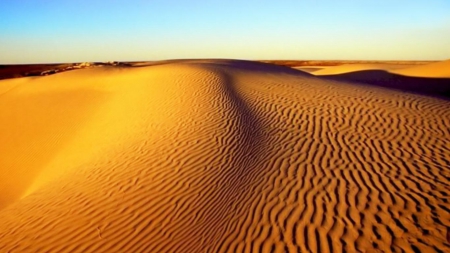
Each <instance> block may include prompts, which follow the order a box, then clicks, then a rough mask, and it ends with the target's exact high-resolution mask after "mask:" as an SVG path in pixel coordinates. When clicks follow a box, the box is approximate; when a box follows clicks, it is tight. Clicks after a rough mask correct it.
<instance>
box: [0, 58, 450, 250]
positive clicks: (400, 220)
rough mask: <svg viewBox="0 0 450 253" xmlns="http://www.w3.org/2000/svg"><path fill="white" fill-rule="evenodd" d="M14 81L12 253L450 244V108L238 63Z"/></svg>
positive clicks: (0, 147)
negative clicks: (448, 234) (447, 237)
mask: <svg viewBox="0 0 450 253" xmlns="http://www.w3.org/2000/svg"><path fill="white" fill-rule="evenodd" d="M0 87H7V88H5V89H2V88H0V91H1V92H2V93H0V122H2V124H1V125H0V155H1V159H0V170H1V171H0V173H2V174H1V177H0V180H1V182H0V185H1V186H2V188H0V201H1V202H0V205H1V206H2V209H1V210H0V252H8V251H11V252H205V251H206V252H342V251H347V252H356V251H361V252H377V250H378V251H393V252H417V251H422V252H434V251H442V252H446V251H449V250H450V243H449V242H448V241H447V239H446V231H447V228H448V227H450V213H449V212H450V203H449V193H450V188H449V187H450V181H449V178H450V146H449V145H448V144H449V143H450V130H449V126H450V110H448V108H450V101H447V100H442V99H438V98H433V97H427V96H422V95H416V94H408V93H402V92H398V91H393V90H389V89H385V88H379V87H371V86H364V85H354V84H351V83H346V82H336V81H328V80H323V79H320V78H317V77H314V76H310V75H308V74H303V73H302V72H300V71H296V70H292V69H289V68H285V67H278V66H272V65H267V64H262V63H253V62H243V61H225V60H216V61H212V60H211V61H206V60H205V61H182V62H171V63H166V64H162V65H155V66H148V67H139V68H131V67H128V68H125V67H102V68H92V69H82V70H72V71H70V72H63V73H58V74H55V75H51V76H45V77H33V78H18V79H12V80H3V81H0Z"/></svg>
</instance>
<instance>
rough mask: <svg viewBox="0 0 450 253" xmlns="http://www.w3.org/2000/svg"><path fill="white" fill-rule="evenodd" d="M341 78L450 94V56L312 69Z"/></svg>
mask: <svg viewBox="0 0 450 253" xmlns="http://www.w3.org/2000/svg"><path fill="white" fill-rule="evenodd" d="M297 69H299V70H302V71H304V72H308V73H311V74H313V75H315V76H319V77H323V78H327V79H330V80H337V81H350V82H357V83H367V84H374V85H378V86H383V87H387V88H394V89H399V90H403V91H411V92H416V93H421V94H428V95H435V96H441V97H447V98H448V97H450V60H447V61H442V62H433V63H429V64H419V65H418V64H414V65H412V64H345V65H340V66H332V67H326V68H318V69H312V70H309V69H307V68H305V67H302V68H297Z"/></svg>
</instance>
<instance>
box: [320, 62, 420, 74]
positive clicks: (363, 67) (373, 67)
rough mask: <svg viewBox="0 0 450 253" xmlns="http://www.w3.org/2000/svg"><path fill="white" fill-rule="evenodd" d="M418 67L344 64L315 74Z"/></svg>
mask: <svg viewBox="0 0 450 253" xmlns="http://www.w3.org/2000/svg"><path fill="white" fill-rule="evenodd" d="M411 66H414V67H417V66H416V65H398V64H344V65H340V66H332V67H328V68H323V69H320V70H318V71H315V72H314V75H316V76H322V75H338V74H345V73H350V72H357V71H366V70H386V71H389V70H392V69H403V68H408V67H411Z"/></svg>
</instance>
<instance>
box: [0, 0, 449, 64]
mask: <svg viewBox="0 0 450 253" xmlns="http://www.w3.org/2000/svg"><path fill="white" fill-rule="evenodd" d="M180 58H235V59H324V60H326V59H367V60H371V59H373V60H444V59H449V58H450V1H449V0H414V1H412V0H408V1H407V0H366V1H363V0H342V1H336V0H319V1H314V0H303V1H301V0H297V1H294V0H292V1H288V0H286V1H275V0H272V1H265V0H260V1H256V0H247V1H237V0H229V1H216V0H211V1H196V0H191V1H175V0H154V1H150V0H149V1H144V0H142V1H122V0H110V1H106V0H90V1H86V0H79V1H67V0H59V1H33V0H22V1H21V0H2V1H0V63H3V64H14V63H44V62H83V61H110V60H118V61H138V60H162V59H180Z"/></svg>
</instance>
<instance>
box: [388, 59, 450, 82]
mask: <svg viewBox="0 0 450 253" xmlns="http://www.w3.org/2000/svg"><path fill="white" fill-rule="evenodd" d="M390 72H391V73H394V74H399V75H404V76H413V77H428V78H450V60H447V61H442V62H436V63H431V64H426V65H420V66H414V67H410V68H404V69H396V70H391V71H390Z"/></svg>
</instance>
